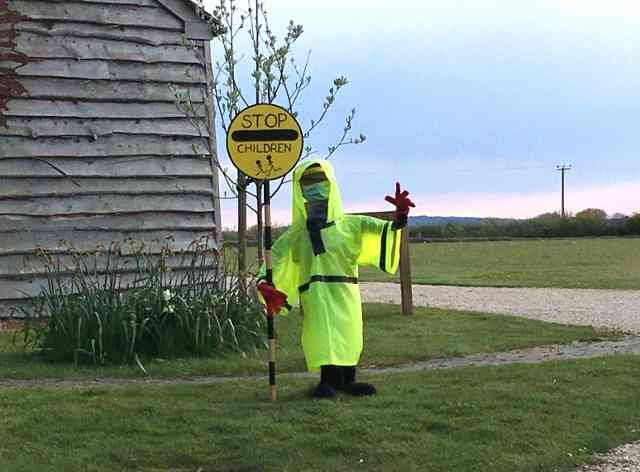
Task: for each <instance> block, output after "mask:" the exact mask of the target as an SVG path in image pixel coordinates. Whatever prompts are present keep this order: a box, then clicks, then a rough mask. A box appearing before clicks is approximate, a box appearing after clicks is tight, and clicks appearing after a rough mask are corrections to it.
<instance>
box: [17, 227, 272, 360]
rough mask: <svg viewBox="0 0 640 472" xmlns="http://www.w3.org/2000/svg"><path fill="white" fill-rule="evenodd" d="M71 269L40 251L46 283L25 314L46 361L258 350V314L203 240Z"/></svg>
mask: <svg viewBox="0 0 640 472" xmlns="http://www.w3.org/2000/svg"><path fill="white" fill-rule="evenodd" d="M128 249H129V250H127V251H123V250H122V248H121V246H120V245H119V244H117V243H114V244H112V245H111V246H110V247H109V248H107V249H102V248H97V249H96V250H95V251H92V252H90V253H87V252H78V251H75V250H73V249H70V250H69V252H68V254H69V256H68V259H67V260H66V262H65V260H63V258H61V257H55V256H54V255H52V254H50V253H47V252H43V251H40V253H39V256H40V259H41V260H42V261H43V262H44V267H45V272H46V283H45V284H44V286H43V288H42V291H41V293H40V295H39V297H37V298H36V299H34V303H33V304H32V305H31V306H30V307H29V308H26V309H23V310H22V312H23V315H24V316H25V319H26V323H25V327H24V329H23V334H24V337H25V341H26V343H27V344H33V345H34V346H35V347H36V348H37V349H39V350H40V352H41V353H42V354H43V355H44V357H45V358H46V359H48V360H52V361H73V362H74V363H76V365H77V364H80V363H82V364H87V363H88V364H94V365H107V364H125V363H137V364H138V365H139V366H140V367H141V368H142V369H143V370H144V367H143V365H142V361H141V359H144V358H151V357H153V358H175V357H182V356H212V355H215V354H219V353H222V352H228V351H231V350H234V351H238V352H241V353H243V354H244V352H245V351H247V350H256V349H258V348H259V347H262V346H264V339H263V336H262V334H261V333H263V332H264V331H265V329H264V325H265V321H264V315H263V310H262V308H261V307H260V305H259V304H258V302H257V301H255V300H254V299H253V298H251V297H248V296H247V295H246V294H245V292H243V291H242V290H241V289H240V287H239V284H238V279H237V277H234V276H233V274H232V273H230V272H228V271H227V270H225V268H224V267H223V262H222V260H221V258H219V256H218V253H217V251H215V250H212V249H211V248H210V247H209V242H208V241H207V240H202V239H201V240H199V241H194V242H192V244H191V245H190V246H189V247H188V248H187V249H185V250H182V251H179V252H177V253H176V252H173V251H171V250H170V249H169V248H168V246H166V245H165V246H163V247H162V249H161V250H160V251H159V252H158V250H156V251H152V250H151V248H146V247H145V246H144V244H143V243H140V242H135V241H130V242H129V244H128Z"/></svg>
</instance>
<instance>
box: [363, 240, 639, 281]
mask: <svg viewBox="0 0 640 472" xmlns="http://www.w3.org/2000/svg"><path fill="white" fill-rule="evenodd" d="M411 272H412V276H413V282H414V283H418V284H438V285H468V286H488V287H564V288H607V289H640V238H635V239H633V238H632V239H625V238H610V239H606V238H601V239H596V238H593V239H571V240H553V239H547V240H528V241H498V242H462V243H427V244H425V243H415V244H411ZM361 278H362V280H364V281H397V280H399V278H398V276H397V275H396V276H393V277H391V276H386V275H385V274H383V273H381V272H380V271H379V270H376V269H372V268H371V269H370V268H366V269H363V270H362V271H361Z"/></svg>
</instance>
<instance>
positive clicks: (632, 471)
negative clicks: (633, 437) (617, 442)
mask: <svg viewBox="0 0 640 472" xmlns="http://www.w3.org/2000/svg"><path fill="white" fill-rule="evenodd" d="M593 459H594V463H593V464H589V465H585V466H582V467H579V468H578V469H576V472H638V471H640V441H638V442H634V443H629V444H625V445H624V446H620V447H617V448H615V449H613V450H611V451H609V452H608V453H606V454H598V455H596V456H595V457H594V458H593Z"/></svg>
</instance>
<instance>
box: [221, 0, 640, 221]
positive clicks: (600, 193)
mask: <svg viewBox="0 0 640 472" xmlns="http://www.w3.org/2000/svg"><path fill="white" fill-rule="evenodd" d="M214 3H216V2H215V1H210V2H209V4H214ZM264 3H265V6H266V8H267V10H268V12H269V15H270V18H271V26H272V29H273V30H274V32H275V33H276V34H277V35H278V36H280V37H281V36H282V35H283V33H284V31H285V28H286V25H287V23H288V21H289V20H291V19H292V20H294V21H295V22H296V23H300V24H302V25H303V26H304V34H303V35H302V37H301V38H300V40H299V42H298V43H297V45H296V48H295V49H294V55H295V57H296V59H297V60H298V61H299V62H301V61H304V58H305V55H306V54H307V52H308V51H311V56H310V74H311V76H312V85H311V86H310V87H309V88H308V89H307V90H305V91H304V95H303V97H302V98H301V106H300V122H301V125H302V128H303V129H306V128H308V127H309V123H310V120H311V119H314V118H315V117H316V116H317V115H318V114H319V112H320V111H321V103H322V99H323V97H324V96H325V95H326V93H327V89H328V87H329V86H330V85H331V82H332V80H333V78H335V77H338V76H341V75H345V76H347V77H348V78H349V81H350V83H349V84H348V85H347V86H346V87H345V88H344V89H342V90H341V91H340V94H339V96H338V99H337V101H336V104H335V106H334V107H333V108H332V109H331V111H330V113H329V114H328V116H327V118H326V119H325V122H324V123H323V124H322V125H321V126H320V127H319V128H318V129H317V130H314V133H313V134H312V136H311V139H310V140H309V142H310V143H311V144H312V145H313V147H314V148H315V149H318V150H319V151H320V152H321V153H320V154H318V156H322V155H323V153H322V151H324V152H325V153H326V148H327V146H329V145H331V144H333V143H334V142H335V141H336V139H337V137H338V135H339V134H340V131H341V129H342V126H343V123H344V117H345V116H346V114H347V113H348V112H349V110H351V109H352V108H356V109H357V113H356V118H355V120H354V123H353V129H354V132H355V133H356V135H357V134H358V133H360V132H362V133H363V134H365V135H366V136H367V140H366V142H365V143H364V144H361V145H351V146H345V147H343V148H341V149H340V150H339V151H338V153H337V154H336V155H334V156H333V157H332V158H331V160H332V162H333V164H334V166H335V168H336V174H337V177H338V182H339V184H340V186H341V193H342V197H343V200H344V206H345V210H346V211H348V212H358V211H381V210H385V209H389V208H388V206H389V205H388V204H387V203H386V202H384V196H385V195H387V194H390V193H391V192H392V191H393V189H394V184H395V182H396V181H399V182H400V183H401V184H402V186H403V187H404V188H406V189H407V190H409V191H410V192H411V195H412V196H413V197H414V201H415V203H416V205H417V208H416V209H415V211H414V213H413V214H414V215H440V216H446V215H455V216H492V217H515V218H526V217H532V216H535V215H538V214H540V213H544V212H549V211H559V210H560V172H558V171H557V170H556V166H557V165H559V164H568V165H571V166H572V168H571V170H570V171H568V172H567V174H566V208H567V210H568V211H570V212H577V211H580V210H582V209H584V208H589V207H596V208H602V209H604V210H605V211H607V212H608V213H609V214H614V213H616V212H620V213H625V214H631V213H633V212H634V211H640V159H639V154H640V132H639V130H638V123H639V122H640V2H637V1H635V0H630V1H627V0H609V1H606V2H604V1H601V0H580V1H578V0H535V1H534V0H529V1H524V0H513V1H504V0H499V1H498V0H482V1H480V0H456V1H455V2H450V1H445V0H438V1H435V0H421V1H409V0H395V1H388V0H350V1H348V2H347V1H345V0H340V1H339V0H324V1H300V0H265V2H264ZM238 5H239V6H245V3H244V2H243V1H242V0H240V1H239V2H238ZM248 46H249V45H248V43H246V47H244V48H241V50H244V58H243V60H242V61H243V62H242V63H241V66H240V67H242V66H243V65H247V64H249V62H250V58H251V51H250V49H249V47H248ZM213 55H214V62H215V61H216V60H219V58H220V48H219V47H218V46H217V45H216V44H215V43H214V47H213ZM241 84H242V85H241V86H246V87H247V90H248V85H249V82H248V81H245V82H241ZM249 94H250V93H249ZM218 133H219V134H218V136H219V138H218V147H219V155H220V156H224V155H226V149H225V147H224V143H225V140H224V132H223V131H222V130H221V129H220V130H219V131H218ZM223 187H224V186H223ZM222 191H223V192H224V191H225V190H224V188H222ZM290 205H291V196H290V191H289V189H288V188H287V187H285V188H283V190H282V191H281V192H280V193H278V194H277V196H276V197H275V198H274V201H273V218H274V220H275V222H277V223H280V224H286V223H288V222H289V221H290ZM222 220H223V226H224V227H234V226H235V225H236V221H237V220H236V211H235V206H234V202H233V201H229V200H226V201H223V204H222Z"/></svg>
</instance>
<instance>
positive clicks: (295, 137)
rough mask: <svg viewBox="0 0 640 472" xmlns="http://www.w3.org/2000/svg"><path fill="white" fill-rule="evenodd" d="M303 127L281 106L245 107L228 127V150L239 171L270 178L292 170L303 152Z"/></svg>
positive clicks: (262, 178)
mask: <svg viewBox="0 0 640 472" xmlns="http://www.w3.org/2000/svg"><path fill="white" fill-rule="evenodd" d="M302 147H303V139H302V129H301V128H300V125H299V124H298V122H297V121H296V119H295V118H294V117H293V115H291V113H289V112H288V111H287V110H285V109H284V108H282V107H279V106H277V105H271V104H263V103H260V104H257V105H253V106H250V107H248V108H245V109H244V110H242V111H241V112H240V113H238V115H237V116H236V117H235V118H234V119H233V121H232V122H231V124H230V125H229V129H228V131H227V152H228V153H229V157H230V158H231V161H232V162H233V165H235V166H236V167H237V168H238V169H239V170H240V171H241V172H242V173H244V174H246V175H248V176H249V177H252V178H254V179H257V180H273V179H277V178H278V177H282V176H283V175H286V174H287V173H288V172H289V171H290V170H292V169H293V168H294V167H295V165H296V164H297V162H298V160H299V159H300V155H301V154H302Z"/></svg>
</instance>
